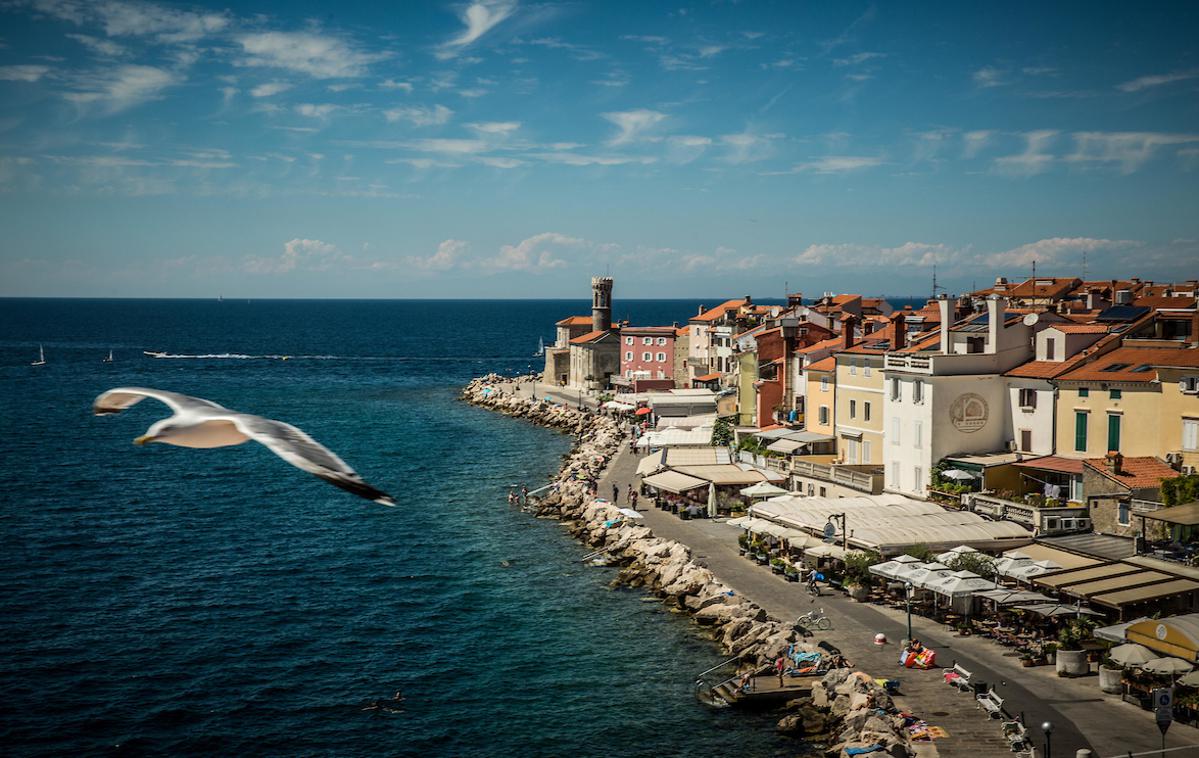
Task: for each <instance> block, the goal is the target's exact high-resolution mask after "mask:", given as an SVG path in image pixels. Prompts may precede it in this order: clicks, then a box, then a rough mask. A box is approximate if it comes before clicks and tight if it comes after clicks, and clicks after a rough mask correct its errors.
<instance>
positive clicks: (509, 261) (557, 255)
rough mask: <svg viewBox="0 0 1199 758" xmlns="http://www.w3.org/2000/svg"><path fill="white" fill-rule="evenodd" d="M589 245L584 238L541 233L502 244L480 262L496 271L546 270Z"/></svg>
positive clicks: (555, 233)
mask: <svg viewBox="0 0 1199 758" xmlns="http://www.w3.org/2000/svg"><path fill="white" fill-rule="evenodd" d="M591 247H592V245H591V243H589V242H588V241H587V240H585V239H581V238H579V237H569V236H567V235H565V234H559V233H557V232H542V233H541V234H535V235H533V236H532V237H529V238H527V239H524V240H521V241H520V242H518V243H517V244H515V245H504V246H503V247H502V248H500V252H499V255H496V256H495V257H493V258H488V259H486V260H484V261H483V265H484V266H485V267H486V268H490V269H493V270H497V271H528V272H532V273H536V272H538V271H548V270H550V269H556V268H562V267H563V266H566V265H567V261H566V259H565V258H564V257H563V256H564V255H567V254H570V253H577V252H579V251H583V250H587V249H589V248H591Z"/></svg>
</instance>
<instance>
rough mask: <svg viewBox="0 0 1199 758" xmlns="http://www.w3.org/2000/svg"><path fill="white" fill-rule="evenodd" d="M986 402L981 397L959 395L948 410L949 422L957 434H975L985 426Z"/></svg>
mask: <svg viewBox="0 0 1199 758" xmlns="http://www.w3.org/2000/svg"><path fill="white" fill-rule="evenodd" d="M988 413H989V410H988V408H987V401H986V400H984V399H983V398H982V396H981V395H976V394H974V393H973V392H967V393H966V394H964V395H959V396H958V399H957V400H954V401H953V405H952V406H951V407H950V408H949V420H950V421H951V422H952V423H953V425H954V428H956V429H957V430H958V431H959V432H965V433H967V434H969V433H970V432H977V431H978V430H979V429H982V428H983V427H984V426H986V425H987V415H988Z"/></svg>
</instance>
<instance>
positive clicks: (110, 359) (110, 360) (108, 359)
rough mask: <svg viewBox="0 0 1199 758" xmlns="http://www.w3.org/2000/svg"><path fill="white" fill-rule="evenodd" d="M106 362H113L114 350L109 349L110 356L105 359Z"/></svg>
mask: <svg viewBox="0 0 1199 758" xmlns="http://www.w3.org/2000/svg"><path fill="white" fill-rule="evenodd" d="M104 362H105V363H112V350H109V351H108V357H107V358H105V359H104Z"/></svg>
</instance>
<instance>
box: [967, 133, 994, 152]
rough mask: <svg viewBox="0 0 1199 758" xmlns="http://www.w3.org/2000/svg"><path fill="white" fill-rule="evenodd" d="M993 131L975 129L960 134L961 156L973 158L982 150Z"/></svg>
mask: <svg viewBox="0 0 1199 758" xmlns="http://www.w3.org/2000/svg"><path fill="white" fill-rule="evenodd" d="M994 134H995V132H993V131H991V130H989V129H976V130H974V131H971V132H966V133H965V134H963V135H962V157H963V158H966V159H970V158H973V157H975V156H977V155H978V154H979V153H980V152H982V150H983V148H985V147H986V146H987V143H989V142H990V141H991V137H992V136H994Z"/></svg>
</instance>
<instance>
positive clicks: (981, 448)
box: [883, 295, 1039, 497]
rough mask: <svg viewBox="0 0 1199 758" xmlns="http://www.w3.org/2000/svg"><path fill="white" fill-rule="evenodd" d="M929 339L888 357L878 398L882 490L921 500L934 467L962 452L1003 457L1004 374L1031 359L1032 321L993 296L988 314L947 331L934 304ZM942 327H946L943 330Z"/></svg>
mask: <svg viewBox="0 0 1199 758" xmlns="http://www.w3.org/2000/svg"><path fill="white" fill-rule="evenodd" d="M939 305H940V307H941V323H942V325H943V326H942V328H940V329H939V330H938V331H937V333H936V335H935V336H934V337H930V338H928V339H925V340H921V341H919V342H917V343H915V344H912V345H910V346H908V347H905V348H903V349H899V350H894V351H889V352H887V354H886V361H885V369H884V373H885V379H886V391H885V393H884V395H883V398H884V399H883V428H884V435H885V436H886V441H885V448H886V452H885V453H883V459H884V461H885V465H886V488H887V490H888V491H892V492H898V493H902V494H907V495H913V496H917V497H924V496H925V491H926V489H927V487H928V484H929V481H930V474H931V472H932V467H933V466H934V465H935V464H936V463H938V462H939V461H940V460H941V459H942V458H945V457H947V456H949V455H957V454H962V453H984V452H989V451H1005V450H1007V448H1008V442H1009V437H1008V435H1007V431H1008V428H1009V424H1008V422H1007V419H1006V415H1007V411H1008V400H1007V386H1006V382H1005V380H1004V378H1003V374H1004V373H1005V372H1006V371H1009V370H1011V369H1012V368H1015V367H1016V366H1018V365H1020V364H1021V363H1025V362H1027V361H1028V359H1029V358H1030V357H1031V356H1032V338H1033V335H1034V334H1035V332H1036V330H1037V329H1036V327H1037V325H1038V324H1039V319H1038V318H1037V317H1036V316H1035V315H1030V316H1027V317H1026V316H1022V315H1019V314H1015V315H1013V314H1009V313H1008V312H1007V301H1006V299H1004V298H1002V297H1000V296H998V295H991V296H989V297H988V298H987V300H986V311H984V312H982V313H979V314H975V315H974V316H971V317H970V318H968V319H966V320H965V321H961V322H958V323H957V324H952V320H951V318H950V309H951V304H950V301H949V300H948V299H947V298H943V299H941V300H939ZM945 324H952V326H949V327H948V328H946V327H945V326H944V325H945Z"/></svg>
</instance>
